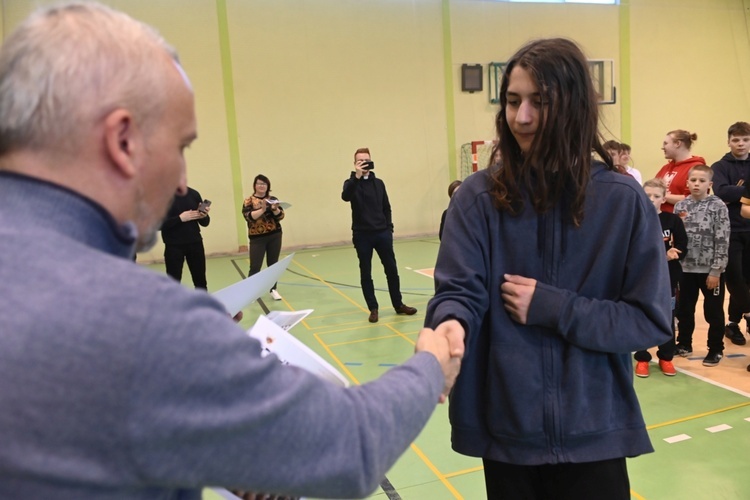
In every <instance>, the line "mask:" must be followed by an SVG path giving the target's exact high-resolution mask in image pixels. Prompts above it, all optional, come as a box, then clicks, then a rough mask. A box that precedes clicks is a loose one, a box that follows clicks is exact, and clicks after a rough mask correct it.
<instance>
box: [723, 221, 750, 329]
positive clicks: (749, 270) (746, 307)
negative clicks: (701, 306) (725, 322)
mask: <svg viewBox="0 0 750 500" xmlns="http://www.w3.org/2000/svg"><path fill="white" fill-rule="evenodd" d="M724 278H725V279H726V282H727V291H728V292H729V321H731V322H733V323H739V322H740V319H742V315H743V314H744V313H747V312H750V286H748V283H749V282H750V232H743V233H737V232H732V235H731V236H730V238H729V262H728V263H727V269H726V271H724Z"/></svg>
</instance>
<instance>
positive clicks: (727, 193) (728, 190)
mask: <svg viewBox="0 0 750 500" xmlns="http://www.w3.org/2000/svg"><path fill="white" fill-rule="evenodd" d="M727 168H728V166H727V165H725V164H724V163H723V162H720V161H719V162H716V163H714V164H713V165H712V166H711V170H712V171H713V190H714V192H715V193H716V196H718V197H719V198H721V199H722V200H723V201H724V202H725V203H734V202H737V201H740V198H742V194H743V193H744V192H745V187H744V186H737V185H735V184H732V183H731V182H730V180H729V176H728V173H727Z"/></svg>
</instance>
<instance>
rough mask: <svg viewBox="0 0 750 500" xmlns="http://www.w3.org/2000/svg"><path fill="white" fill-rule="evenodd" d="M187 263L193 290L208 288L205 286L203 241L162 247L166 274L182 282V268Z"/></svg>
mask: <svg viewBox="0 0 750 500" xmlns="http://www.w3.org/2000/svg"><path fill="white" fill-rule="evenodd" d="M185 261H187V265H188V269H190V275H191V276H192V277H193V286H195V288H203V289H206V288H208V285H207V284H206V252H205V250H204V249H203V241H196V242H194V243H181V244H178V245H174V244H168V245H165V246H164V264H165V265H166V267H167V274H168V275H170V276H171V277H173V278H174V279H176V280H177V281H182V266H183V264H184V263H185Z"/></svg>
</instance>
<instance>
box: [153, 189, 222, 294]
mask: <svg viewBox="0 0 750 500" xmlns="http://www.w3.org/2000/svg"><path fill="white" fill-rule="evenodd" d="M210 210H211V207H210V206H205V204H204V203H203V198H201V195H200V193H199V192H198V191H196V190H195V189H193V188H191V187H188V188H187V194H185V195H184V196H181V195H179V194H175V196H174V200H173V201H172V206H171V207H169V211H168V212H167V216H166V218H165V219H164V222H163V223H162V225H161V239H162V241H163V242H164V265H165V266H166V268H167V274H168V275H170V276H171V277H173V278H174V279H176V280H177V281H182V268H183V264H184V263H185V261H187V265H188V269H189V270H190V276H191V277H192V278H193V285H194V286H195V288H203V289H204V290H205V289H207V288H208V284H207V283H206V251H205V249H204V248H203V236H201V226H203V227H208V225H209V224H210V223H211V217H210V216H209V215H208V212H209V211H210Z"/></svg>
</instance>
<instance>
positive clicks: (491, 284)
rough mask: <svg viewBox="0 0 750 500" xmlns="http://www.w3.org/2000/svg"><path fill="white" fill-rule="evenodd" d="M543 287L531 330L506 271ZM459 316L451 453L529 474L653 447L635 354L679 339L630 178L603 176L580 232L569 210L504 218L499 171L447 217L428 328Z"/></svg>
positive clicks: (646, 210)
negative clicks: (509, 303)
mask: <svg viewBox="0 0 750 500" xmlns="http://www.w3.org/2000/svg"><path fill="white" fill-rule="evenodd" d="M505 273H507V274H517V275H521V276H525V277H528V278H533V279H536V280H537V284H536V288H535V292H534V295H533V298H532V301H531V304H530V308H529V312H528V321H527V324H526V325H521V324H519V323H516V322H515V321H513V320H512V319H511V317H510V316H509V315H508V314H507V312H506V311H505V309H504V308H503V301H502V299H501V296H500V285H501V284H502V283H503V281H504V280H503V274H505ZM450 318H455V319H458V320H459V321H460V322H461V323H462V324H463V325H464V327H465V328H466V333H467V337H466V355H465V357H464V359H463V362H462V368H461V374H460V375H459V377H458V380H457V382H456V385H455V387H454V389H453V393H452V394H451V397H450V408H449V413H450V420H451V426H452V443H453V448H454V449H455V450H456V451H457V452H459V453H462V454H465V455H470V456H477V457H484V458H488V459H491V460H497V461H502V462H507V463H512V464H518V465H539V464H546V463H565V462H592V461H599V460H608V459H613V458H619V457H632V456H636V455H639V454H642V453H647V452H650V451H653V448H652V447H651V443H650V441H649V438H648V434H647V432H646V427H645V423H644V421H643V417H642V415H641V410H640V406H639V404H638V400H637V398H636V395H635V391H634V389H633V368H632V361H631V359H630V353H631V352H632V351H637V350H641V349H647V348H649V347H653V346H656V345H661V344H663V343H664V342H666V341H667V340H669V338H670V337H671V335H672V332H671V327H670V319H671V311H670V290H669V274H668V270H667V260H666V259H665V258H664V243H663V238H662V232H661V225H660V223H659V218H658V217H657V214H656V211H655V210H654V207H653V205H652V204H651V203H650V202H649V200H648V198H647V197H646V195H645V193H644V191H643V188H642V187H641V186H639V185H638V184H637V183H636V182H635V180H633V178H632V177H629V176H626V175H622V174H619V173H616V172H612V171H609V170H606V168H605V166H604V164H602V163H598V162H597V163H595V164H594V165H593V166H592V176H591V181H590V182H589V184H588V188H587V192H586V201H585V205H584V219H583V221H582V223H581V225H580V227H575V226H573V224H572V223H571V222H570V215H569V214H566V213H565V212H564V211H563V210H562V209H561V207H560V205H558V206H556V207H554V208H553V209H551V210H549V211H548V212H547V213H544V214H537V213H536V212H535V210H534V209H533V207H532V206H531V204H530V203H529V201H528V196H527V197H526V203H525V204H524V209H523V210H522V211H521V213H519V214H518V215H516V216H512V215H510V214H508V213H507V212H501V211H499V210H497V209H496V208H495V207H494V206H493V204H492V198H491V195H490V193H489V173H488V171H487V170H484V171H480V172H478V173H476V174H474V175H472V176H470V177H469V178H468V179H467V180H466V181H465V182H464V183H463V185H462V186H461V189H459V190H458V191H457V192H456V194H455V196H454V198H453V200H452V202H451V204H450V206H449V208H448V216H447V220H446V224H445V230H444V233H443V239H442V242H441V245H440V250H439V253H438V260H437V265H436V268H435V296H434V298H433V299H432V300H431V301H430V303H429V305H428V308H427V316H426V318H425V324H426V326H428V327H432V328H434V327H436V326H437V325H439V324H440V323H441V322H443V321H445V320H447V319H450Z"/></svg>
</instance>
